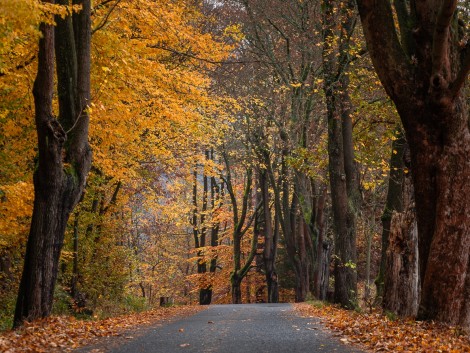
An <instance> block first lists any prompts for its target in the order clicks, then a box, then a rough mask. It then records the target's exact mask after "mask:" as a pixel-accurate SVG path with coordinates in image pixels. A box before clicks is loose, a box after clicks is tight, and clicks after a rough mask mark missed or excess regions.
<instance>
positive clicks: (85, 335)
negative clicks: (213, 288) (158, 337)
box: [0, 306, 203, 353]
mask: <svg viewBox="0 0 470 353" xmlns="http://www.w3.org/2000/svg"><path fill="white" fill-rule="evenodd" d="M200 310H203V307H200V306H180V307H171V308H157V309H154V310H152V311H147V312H143V313H138V314H129V315H124V316H118V317H114V318H109V319H105V320H100V321H85V320H77V319H75V318H73V317H65V316H64V317H51V318H47V319H43V320H38V321H34V322H32V323H27V324H26V325H25V326H24V327H23V328H21V329H20V330H17V331H8V332H5V333H3V334H1V335H0V352H2V353H16V352H28V353H29V352H31V353H32V352H34V353H42V352H44V353H46V352H47V353H48V352H68V351H71V350H72V349H74V348H77V347H81V346H84V345H87V344H91V343H93V342H94V341H96V339H97V338H98V337H109V336H125V338H132V337H130V336H129V337H127V336H126V332H128V331H129V330H132V329H133V328H135V327H137V326H145V325H149V324H154V323H157V322H158V321H162V320H165V319H170V318H172V317H176V316H188V315H192V314H194V313H196V312H198V311H200Z"/></svg>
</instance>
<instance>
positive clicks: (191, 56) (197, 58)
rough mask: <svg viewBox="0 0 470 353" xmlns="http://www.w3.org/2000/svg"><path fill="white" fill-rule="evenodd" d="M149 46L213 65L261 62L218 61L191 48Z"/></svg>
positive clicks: (254, 61)
mask: <svg viewBox="0 0 470 353" xmlns="http://www.w3.org/2000/svg"><path fill="white" fill-rule="evenodd" d="M147 48H152V49H161V50H165V51H168V52H170V53H173V54H175V55H178V56H183V57H186V58H190V59H195V60H198V61H202V62H205V63H208V64H212V65H233V64H258V63H261V61H260V60H242V61H225V60H224V61H216V60H210V59H206V58H201V57H200V56H197V55H194V54H191V52H190V51H189V50H188V51H187V52H182V51H178V50H176V49H172V48H168V47H166V46H164V45H161V44H147Z"/></svg>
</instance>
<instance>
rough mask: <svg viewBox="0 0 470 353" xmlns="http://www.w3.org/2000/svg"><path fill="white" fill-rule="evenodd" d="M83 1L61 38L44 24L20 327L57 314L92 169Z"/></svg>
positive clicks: (86, 5)
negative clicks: (70, 224) (64, 266)
mask: <svg viewBox="0 0 470 353" xmlns="http://www.w3.org/2000/svg"><path fill="white" fill-rule="evenodd" d="M80 4H81V5H82V7H83V9H82V11H81V12H80V14H74V15H73V23H72V18H71V17H67V18H66V19H60V18H57V19H56V21H57V26H56V27H55V30H56V32H57V34H58V35H57V36H56V37H55V41H54V28H53V27H51V26H47V25H45V24H42V25H41V30H42V33H43V38H42V39H41V40H40V45H39V55H38V74H37V77H36V80H35V82H34V87H33V95H34V101H35V109H36V116H35V121H36V129H37V136H38V147H39V148H38V149H39V163H38V167H37V170H36V172H35V173H34V179H33V181H34V195H35V200H34V208H33V216H32V221H31V228H30V233H29V237H28V244H27V247H26V255H25V264H24V268H23V275H22V278H21V282H20V288H19V292H18V300H17V303H16V310H15V318H14V326H15V327H17V326H19V325H21V324H22V323H23V321H25V320H33V319H36V318H39V317H45V316H48V315H49V314H50V313H51V310H52V303H53V295H54V286H55V282H56V279H57V274H58V264H59V257H60V252H61V249H62V245H63V241H64V234H65V228H66V226H67V221H68V219H69V216H70V213H71V212H72V210H73V209H74V207H75V206H76V204H77V203H78V201H79V200H80V197H81V194H82V192H83V188H84V186H85V183H86V177H87V174H88V172H89V170H90V165H91V151H90V147H89V144H88V123H89V118H88V114H87V113H86V107H87V105H88V104H89V103H90V50H89V49H90V39H91V27H90V23H91V22H90V11H91V5H90V2H89V1H86V0H84V1H81V2H80ZM73 25H74V26H75V31H74V30H73V27H72V26H73ZM74 35H75V37H76V39H77V42H76V41H75V39H74ZM54 44H55V55H56V60H57V75H58V91H59V111H60V114H59V118H58V119H57V120H56V119H55V118H54V117H53V116H52V93H53V82H54V73H53V70H54ZM77 59H79V63H78V64H77ZM64 128H65V129H68V130H67V132H66V131H64Z"/></svg>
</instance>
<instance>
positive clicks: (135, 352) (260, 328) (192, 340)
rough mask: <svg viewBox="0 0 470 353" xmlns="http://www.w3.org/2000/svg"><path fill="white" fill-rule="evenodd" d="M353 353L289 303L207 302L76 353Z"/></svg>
mask: <svg viewBox="0 0 470 353" xmlns="http://www.w3.org/2000/svg"><path fill="white" fill-rule="evenodd" d="M85 352H112V353H172V352H185V353H196V352H197V353H290V352H292V353H294V352H296V353H297V352H299V353H300V352H309V353H314V352H336V353H359V352H361V351H360V350H359V349H356V348H353V347H350V346H348V345H345V344H343V343H341V342H340V341H339V339H338V338H336V337H333V336H332V335H331V333H330V332H328V330H326V329H325V328H324V326H322V325H321V324H320V323H319V321H318V320H317V319H315V318H302V317H298V316H297V315H296V314H295V312H294V311H293V307H292V305H290V304H246V305H211V306H210V307H209V308H208V309H207V310H204V311H202V312H199V313H198V314H196V315H194V316H190V317H187V318H181V319H179V320H176V321H170V322H169V323H166V324H163V325H160V326H155V327H149V328H146V329H145V330H144V331H143V332H141V333H140V334H137V335H135V337H134V336H131V337H124V338H110V339H107V340H106V341H103V342H101V343H99V344H97V345H95V346H90V347H84V348H81V349H80V350H78V351H77V353H85Z"/></svg>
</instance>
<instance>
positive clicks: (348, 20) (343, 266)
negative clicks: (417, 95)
mask: <svg viewBox="0 0 470 353" xmlns="http://www.w3.org/2000/svg"><path fill="white" fill-rule="evenodd" d="M353 9H354V4H353V3H352V1H348V2H347V4H346V6H345V7H342V8H341V10H339V11H338V12H339V14H340V17H339V21H340V28H341V32H340V34H337V33H336V32H335V28H336V26H337V21H338V19H337V16H336V15H335V11H336V10H337V9H335V2H331V1H324V2H323V22H324V25H325V28H326V30H325V34H324V47H323V66H324V72H325V75H324V76H325V81H324V91H325V97H326V108H327V120H328V161H329V175H330V188H331V202H332V206H333V219H334V229H335V267H334V275H335V298H334V300H335V302H337V303H340V304H341V305H342V306H344V307H347V308H353V307H354V306H355V305H356V301H357V273H356V262H357V258H356V257H357V254H356V229H355V228H356V213H357V212H358V206H359V199H360V194H359V187H358V175H357V171H356V166H355V162H354V149H353V140H352V121H351V117H350V110H351V102H350V99H349V95H348V89H349V87H348V85H349V80H348V77H347V73H346V69H347V60H348V59H347V58H348V55H349V54H348V52H349V39H350V36H351V34H352V31H353V29H354V18H353V13H354V12H353ZM336 35H339V47H338V48H335V47H334V46H333V44H334V43H335V42H336V41H335V36H336ZM337 54H338V55H337Z"/></svg>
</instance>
